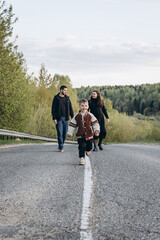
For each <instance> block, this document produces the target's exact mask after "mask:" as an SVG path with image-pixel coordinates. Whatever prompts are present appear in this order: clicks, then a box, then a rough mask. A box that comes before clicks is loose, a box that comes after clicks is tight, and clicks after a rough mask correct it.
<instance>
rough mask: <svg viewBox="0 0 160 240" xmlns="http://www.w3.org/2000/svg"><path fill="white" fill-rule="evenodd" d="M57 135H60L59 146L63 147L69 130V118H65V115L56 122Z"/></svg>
mask: <svg viewBox="0 0 160 240" xmlns="http://www.w3.org/2000/svg"><path fill="white" fill-rule="evenodd" d="M56 129H57V136H58V147H59V149H63V145H64V141H65V139H66V135H67V131H68V120H67V121H66V120H65V117H61V119H60V120H59V121H57V124H56Z"/></svg>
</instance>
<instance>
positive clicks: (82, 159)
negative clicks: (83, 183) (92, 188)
mask: <svg viewBox="0 0 160 240" xmlns="http://www.w3.org/2000/svg"><path fill="white" fill-rule="evenodd" d="M84 164H85V161H84V158H83V157H81V158H80V162H79V165H84Z"/></svg>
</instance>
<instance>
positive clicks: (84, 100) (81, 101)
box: [79, 98, 88, 104]
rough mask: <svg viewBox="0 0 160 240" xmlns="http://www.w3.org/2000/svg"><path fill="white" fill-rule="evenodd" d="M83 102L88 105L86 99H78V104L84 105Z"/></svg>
mask: <svg viewBox="0 0 160 240" xmlns="http://www.w3.org/2000/svg"><path fill="white" fill-rule="evenodd" d="M85 102H87V103H88V100H87V99H85V98H82V99H80V100H79V104H81V103H85Z"/></svg>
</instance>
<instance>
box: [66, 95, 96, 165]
mask: <svg viewBox="0 0 160 240" xmlns="http://www.w3.org/2000/svg"><path fill="white" fill-rule="evenodd" d="M88 107H89V106H88V101H87V99H85V98H82V99H81V100H80V101H79V109H80V110H79V113H77V114H75V115H74V117H73V118H72V119H71V122H70V124H69V128H68V132H67V138H68V139H69V138H70V137H71V136H72V135H73V133H74V130H75V129H76V136H77V140H78V149H79V158H80V162H79V164H80V165H84V164H85V160H84V157H85V151H86V155H87V156H89V155H90V153H91V150H92V139H93V136H94V134H95V136H99V132H100V126H99V124H98V120H97V118H95V116H94V115H93V114H92V113H90V112H88Z"/></svg>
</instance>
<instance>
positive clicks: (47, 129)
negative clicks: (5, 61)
mask: <svg viewBox="0 0 160 240" xmlns="http://www.w3.org/2000/svg"><path fill="white" fill-rule="evenodd" d="M28 132H29V133H31V134H33V135H39V136H45V137H56V128H55V125H54V123H53V120H52V116H51V106H47V105H46V104H43V105H39V107H38V108H37V109H33V111H32V114H31V120H30V123H29V126H28Z"/></svg>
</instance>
